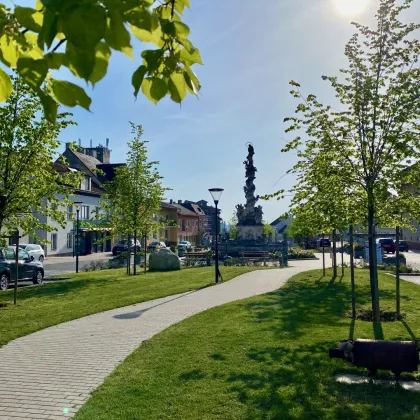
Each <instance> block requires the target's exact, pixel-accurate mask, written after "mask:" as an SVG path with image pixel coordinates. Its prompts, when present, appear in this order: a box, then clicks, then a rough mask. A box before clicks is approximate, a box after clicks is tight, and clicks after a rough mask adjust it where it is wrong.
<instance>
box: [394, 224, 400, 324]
mask: <svg viewBox="0 0 420 420" xmlns="http://www.w3.org/2000/svg"><path fill="white" fill-rule="evenodd" d="M395 233H396V236H397V237H396V241H395V242H396V243H395V247H396V250H395V257H396V260H397V261H396V267H395V278H396V301H397V302H396V303H397V318H400V317H401V302H400V227H399V226H397V228H396V232H395Z"/></svg>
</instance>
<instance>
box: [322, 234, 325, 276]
mask: <svg viewBox="0 0 420 420" xmlns="http://www.w3.org/2000/svg"><path fill="white" fill-rule="evenodd" d="M322 275H323V276H324V277H325V235H322Z"/></svg>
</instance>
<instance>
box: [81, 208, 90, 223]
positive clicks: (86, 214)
mask: <svg viewBox="0 0 420 420" xmlns="http://www.w3.org/2000/svg"><path fill="white" fill-rule="evenodd" d="M80 210H81V211H80V218H81V219H82V220H89V206H82V207H81V208H80Z"/></svg>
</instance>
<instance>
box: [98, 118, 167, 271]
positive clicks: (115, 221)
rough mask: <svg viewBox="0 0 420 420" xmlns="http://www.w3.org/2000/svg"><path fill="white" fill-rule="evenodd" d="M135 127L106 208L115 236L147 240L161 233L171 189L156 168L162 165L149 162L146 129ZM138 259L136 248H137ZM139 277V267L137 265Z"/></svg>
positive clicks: (109, 190)
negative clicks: (167, 192)
mask: <svg viewBox="0 0 420 420" xmlns="http://www.w3.org/2000/svg"><path fill="white" fill-rule="evenodd" d="M130 124H131V132H132V134H133V135H134V139H133V141H130V142H128V145H129V148H130V151H129V152H128V158H127V164H126V165H124V166H120V167H118V168H117V169H116V174H115V178H114V180H113V181H112V182H110V183H108V184H107V185H106V194H105V196H104V199H103V205H104V207H105V208H107V209H108V210H109V213H110V221H109V224H110V227H111V229H112V234H113V236H120V235H125V236H126V237H128V236H131V235H132V236H133V237H134V241H136V240H137V237H140V236H147V234H148V233H149V232H150V231H151V230H157V231H158V230H159V228H160V223H159V222H158V221H157V220H156V217H155V216H156V215H157V214H158V212H159V210H160V208H161V201H162V200H163V194H164V192H165V190H167V188H164V187H163V186H162V184H161V180H162V177H161V176H160V175H159V172H158V170H157V168H156V165H158V163H159V162H148V160H147V148H146V144H147V141H142V140H141V137H142V135H143V128H142V126H141V125H135V124H133V123H130ZM134 250H135V251H134V252H135V255H136V247H134ZM134 274H136V264H134Z"/></svg>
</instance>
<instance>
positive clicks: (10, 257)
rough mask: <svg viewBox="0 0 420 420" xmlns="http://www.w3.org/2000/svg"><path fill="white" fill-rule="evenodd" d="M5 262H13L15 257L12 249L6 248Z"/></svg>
mask: <svg viewBox="0 0 420 420" xmlns="http://www.w3.org/2000/svg"><path fill="white" fill-rule="evenodd" d="M5 254H6V260H14V259H16V257H15V250H14V249H13V248H6V250H5Z"/></svg>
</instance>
